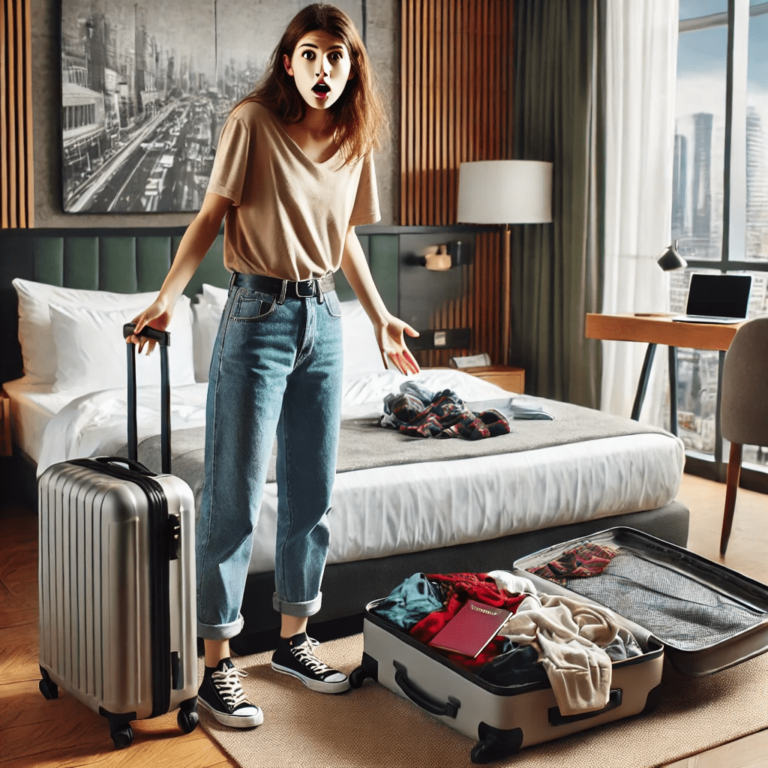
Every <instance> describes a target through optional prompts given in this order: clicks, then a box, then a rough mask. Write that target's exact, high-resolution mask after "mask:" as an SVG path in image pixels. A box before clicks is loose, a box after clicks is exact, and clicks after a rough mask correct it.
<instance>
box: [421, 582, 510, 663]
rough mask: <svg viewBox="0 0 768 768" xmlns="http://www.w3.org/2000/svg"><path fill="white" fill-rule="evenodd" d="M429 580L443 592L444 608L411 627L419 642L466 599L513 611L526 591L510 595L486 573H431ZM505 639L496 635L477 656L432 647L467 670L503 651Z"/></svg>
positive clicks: (430, 634)
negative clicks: (435, 583) (436, 584)
mask: <svg viewBox="0 0 768 768" xmlns="http://www.w3.org/2000/svg"><path fill="white" fill-rule="evenodd" d="M427 578H428V579H429V581H434V582H438V583H439V584H440V586H441V587H442V590H443V593H444V594H445V596H446V597H445V609H444V610H442V611H433V612H432V613H430V614H428V615H427V616H425V617H424V618H423V619H422V620H421V621H420V622H418V624H414V626H413V627H411V630H410V633H409V634H411V635H412V636H413V637H415V638H416V639H417V640H419V641H420V642H422V643H429V641H430V640H431V639H432V638H433V637H434V636H435V635H436V634H437V633H438V632H439V631H440V630H441V629H442V628H443V627H444V626H445V625H446V624H447V623H448V622H449V621H450V620H451V619H452V618H453V617H454V616H455V615H456V614H457V613H458V611H459V610H460V609H461V608H462V606H463V605H464V604H465V603H466V602H467V600H477V601H478V602H480V603H485V604H486V605H491V606H493V607H494V608H505V609H506V610H508V611H509V612H510V613H515V612H516V611H517V607H518V606H519V605H520V603H522V602H523V600H524V599H525V595H520V594H517V595H512V594H511V593H509V592H507V590H505V589H499V588H498V587H497V586H496V582H495V581H494V580H493V579H492V578H491V577H490V576H488V574H487V573H450V574H430V575H428V576H427ZM504 642H505V641H504V639H503V638H501V637H496V638H494V639H493V640H491V642H490V643H488V645H486V646H485V648H484V649H483V651H482V652H481V653H480V655H479V656H478V657H477V658H476V659H472V658H470V657H469V656H464V655H463V654H461V653H450V652H449V651H443V650H441V649H439V648H436V649H435V650H436V651H437V652H438V653H440V654H442V655H443V656H445V657H446V658H447V659H450V660H451V661H452V662H453V663H454V664H458V665H459V666H461V667H464V668H465V669H469V670H475V669H477V668H478V667H482V666H483V664H486V663H487V662H489V661H490V660H491V659H492V658H494V657H495V656H498V655H499V654H500V653H501V652H502V648H503V645H504Z"/></svg>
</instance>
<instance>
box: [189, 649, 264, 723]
mask: <svg viewBox="0 0 768 768" xmlns="http://www.w3.org/2000/svg"><path fill="white" fill-rule="evenodd" d="M247 676H248V673H247V672H243V671H242V670H241V669H237V667H235V665H234V664H233V663H232V661H231V660H230V659H222V660H221V661H220V662H219V663H218V666H216V667H206V668H205V674H204V675H203V684H202V685H201V686H200V690H199V691H198V692H197V700H198V702H199V703H200V704H202V705H203V707H205V709H207V710H208V711H209V712H210V713H211V714H212V715H213V716H214V717H215V718H216V719H217V720H218V721H219V722H220V723H221V724H222V725H228V726H229V727H230V728H255V727H256V726H257V725H261V724H262V723H263V722H264V713H263V712H262V711H261V709H260V708H259V707H257V706H256V705H255V704H251V702H250V701H248V699H246V698H245V692H244V691H243V687H242V686H241V685H240V678H241V677H247Z"/></svg>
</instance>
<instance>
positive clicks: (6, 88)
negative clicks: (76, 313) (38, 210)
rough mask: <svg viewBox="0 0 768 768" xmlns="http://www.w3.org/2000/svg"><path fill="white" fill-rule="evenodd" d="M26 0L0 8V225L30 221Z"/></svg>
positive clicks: (29, 46) (29, 33) (11, 0)
mask: <svg viewBox="0 0 768 768" xmlns="http://www.w3.org/2000/svg"><path fill="white" fill-rule="evenodd" d="M30 4H31V0H4V2H3V10H2V13H0V49H1V50H0V227H1V228H3V229H11V228H27V227H33V226H34V207H35V206H34V186H33V176H32V31H31V18H30Z"/></svg>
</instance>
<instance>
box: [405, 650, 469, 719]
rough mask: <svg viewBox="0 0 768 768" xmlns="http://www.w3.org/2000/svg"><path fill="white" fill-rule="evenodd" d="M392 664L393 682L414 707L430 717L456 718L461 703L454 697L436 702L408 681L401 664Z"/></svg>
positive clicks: (406, 671)
mask: <svg viewBox="0 0 768 768" xmlns="http://www.w3.org/2000/svg"><path fill="white" fill-rule="evenodd" d="M392 663H393V664H394V667H395V669H396V670H397V671H396V672H395V682H396V683H397V684H398V685H399V686H400V689H401V690H402V692H403V693H404V694H405V695H406V696H407V697H408V698H409V699H410V700H411V701H412V702H413V703H414V704H416V706H418V707H421V708H422V709H423V710H424V711H425V712H429V713H430V714H432V715H439V716H441V717H452V718H454V719H455V718H456V713H457V712H458V711H459V708H460V707H461V702H460V701H459V700H458V699H457V698H456V697H455V696H449V697H448V701H438V700H437V699H434V698H432V696H430V695H429V694H428V693H426V692H425V691H422V690H421V689H419V688H418V687H416V686H415V685H414V684H413V683H412V682H411V681H410V680H409V679H408V670H407V669H406V667H405V665H404V664H401V663H400V662H399V661H393V662H392Z"/></svg>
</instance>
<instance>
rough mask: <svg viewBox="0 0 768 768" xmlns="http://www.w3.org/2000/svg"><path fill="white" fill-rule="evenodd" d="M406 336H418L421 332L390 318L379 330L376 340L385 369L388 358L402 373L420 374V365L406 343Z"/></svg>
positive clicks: (394, 318)
mask: <svg viewBox="0 0 768 768" xmlns="http://www.w3.org/2000/svg"><path fill="white" fill-rule="evenodd" d="M405 334H408V336H414V337H415V336H418V335H419V332H418V331H416V330H414V329H413V328H411V326H410V325H408V323H405V322H403V321H402V320H399V319H398V318H396V317H392V316H390V318H389V320H388V321H387V322H386V323H385V324H384V325H382V326H380V327H379V328H378V329H377V333H376V338H377V341H378V342H379V352H381V359H382V361H383V363H384V367H385V368H386V367H387V357H388V358H389V359H390V360H391V361H392V364H393V365H394V366H395V368H397V370H398V371H400V373H403V374H406V375H407V374H409V373H418V372H419V364H418V363H417V362H416V359H415V358H414V357H413V355H412V354H411V351H410V350H409V349H408V346H407V345H406V343H405Z"/></svg>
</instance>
